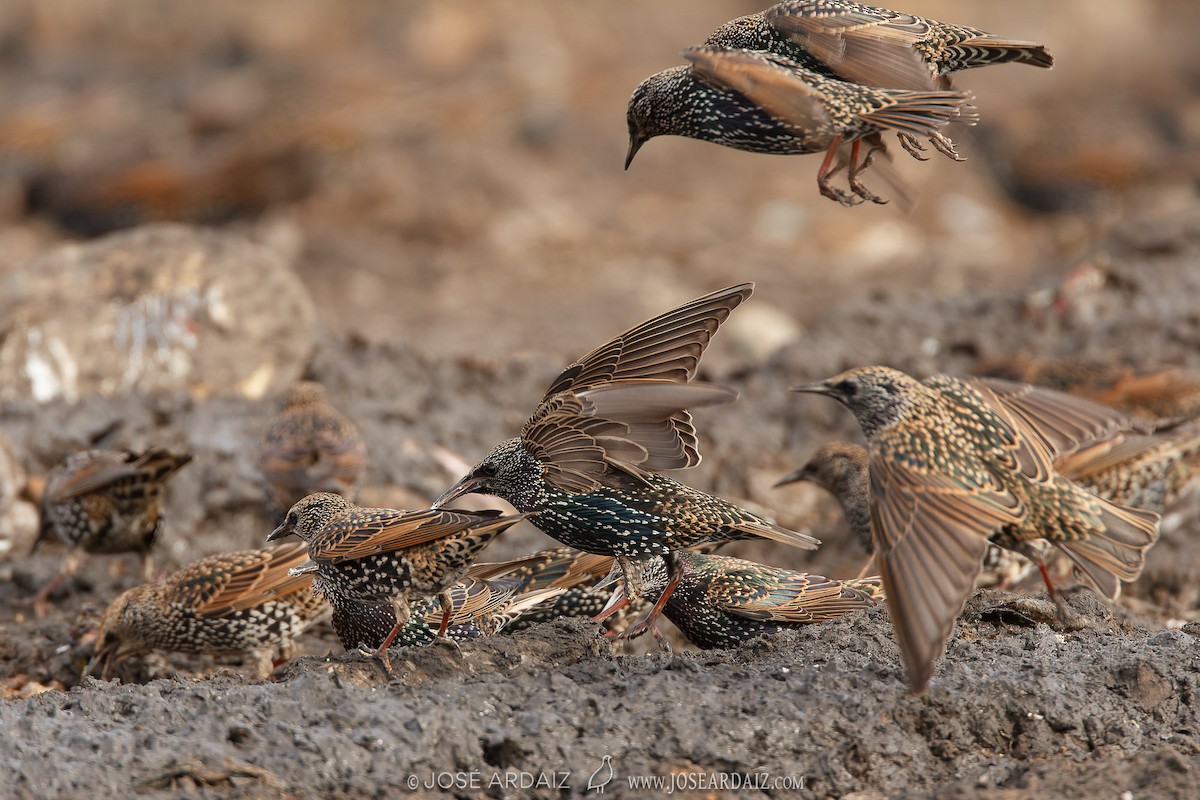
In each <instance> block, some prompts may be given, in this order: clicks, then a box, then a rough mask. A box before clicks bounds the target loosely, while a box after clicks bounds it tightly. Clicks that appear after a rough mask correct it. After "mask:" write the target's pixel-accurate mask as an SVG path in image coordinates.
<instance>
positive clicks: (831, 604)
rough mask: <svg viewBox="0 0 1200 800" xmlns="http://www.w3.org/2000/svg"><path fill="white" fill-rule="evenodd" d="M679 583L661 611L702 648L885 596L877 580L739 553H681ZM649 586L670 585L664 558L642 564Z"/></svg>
mask: <svg viewBox="0 0 1200 800" xmlns="http://www.w3.org/2000/svg"><path fill="white" fill-rule="evenodd" d="M667 558H668V559H672V558H673V559H677V560H678V561H679V564H680V568H681V570H682V576H683V577H682V579H681V581H680V583H679V587H678V588H677V589H676V590H675V591H674V592H673V593H672V594H671V596H670V597H669V598H668V599H667V601H666V605H665V606H664V607H663V614H664V615H665V616H666V617H667V619H669V620H671V622H673V623H674V624H675V626H676V627H678V628H679V629H680V631H682V632H683V634H684V636H686V637H687V638H688V640H689V641H691V642H692V643H693V644H695V645H696V646H697V647H702V648H706V649H708V648H718V647H737V646H739V645H741V644H743V643H745V642H748V641H750V640H752V639H756V638H758V637H760V636H764V635H766V634H769V633H774V632H776V631H779V630H783V629H786V628H791V627H795V626H797V625H807V624H811V623H813V622H823V621H826V620H831V619H837V618H838V617H840V616H843V615H844V614H848V613H850V612H852V611H857V610H860V609H864V608H869V607H871V606H874V605H875V604H876V600H877V599H879V598H880V597H882V590H881V583H880V580H879V578H864V579H861V580H849V581H836V580H831V579H829V578H825V577H822V576H820V575H810V574H807V573H804V572H794V571H792V570H787V569H779V568H777V567H771V566H767V565H765V564H757V563H755V562H753V561H746V560H744V559H740V558H730V557H728V556H718V555H706V554H702V553H688V552H678V553H675V554H672V555H671V556H668V557H667ZM644 570H645V573H644V575H643V581H644V582H645V586H646V589H647V591H650V592H657V591H662V589H663V588H664V587H665V586H666V585H667V582H668V580H669V570H668V567H667V563H666V559H664V558H662V557H658V556H656V557H655V558H652V559H650V560H649V561H646V562H645V563H644Z"/></svg>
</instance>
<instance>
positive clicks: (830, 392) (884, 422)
mask: <svg viewBox="0 0 1200 800" xmlns="http://www.w3.org/2000/svg"><path fill="white" fill-rule="evenodd" d="M920 389H921V384H920V383H918V382H917V381H916V380H915V379H913V378H911V377H909V376H908V375H905V374H904V373H903V372H900V371H899V370H896V369H892V368H891V367H859V368H858V369H852V370H847V371H846V372H843V373H841V374H840V375H835V376H833V377H832V378H830V379H828V380H824V381H820V382H818V383H809V384H805V385H803V386H794V387H792V391H793V392H808V393H810V394H823V395H827V396H828V397H832V398H833V399H834V400H837V401H838V402H839V403H841V404H842V405H844V406H845V407H846V408H848V409H850V411H852V412H853V413H854V416H855V417H856V418H857V419H858V424H859V425H860V426H861V427H862V430H863V433H864V434H866V436H867V438H870V437H871V436H873V435H874V434H875V433H876V432H877V431H879V430H880V429H882V428H885V427H887V426H888V425H891V424H892V423H894V422H896V421H897V420H899V419H900V418H901V416H903V414H904V411H905V409H907V408H908V407H909V405H910V404H911V402H912V398H913V395H914V393H915V392H917V391H919V390H920Z"/></svg>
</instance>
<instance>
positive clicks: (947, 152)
mask: <svg viewBox="0 0 1200 800" xmlns="http://www.w3.org/2000/svg"><path fill="white" fill-rule="evenodd" d="M929 141H931V142H933V147H934V149H936V150H937V151H938V152H939V153H941V154H942V155H944V156H946V158H949V159H951V160H952V161H966V160H967V159H966V158H964V157H963V156H961V155H959V154H958V151H957V150H955V149H954V142H953V141H951V140H950V138H949V137H948V136H946V135H945V134H943V133H941V132H940V131H934V132H933V133H931V134H929Z"/></svg>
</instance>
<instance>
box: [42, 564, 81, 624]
mask: <svg viewBox="0 0 1200 800" xmlns="http://www.w3.org/2000/svg"><path fill="white" fill-rule="evenodd" d="M81 564H83V553H82V552H80V551H79V550H72V551H71V552H69V553H67V560H66V561H64V562H63V565H62V569H60V570H59V571H58V574H57V575H55V576H54V577H53V578H51V579H50V580H48V581H46V585H45V586H43V587H42V588H41V589H39V590H38V593H37V594H35V595H34V596H33V597H31V598H30V599H29V603H30V604H31V605H32V606H33V612H34V614H36V615H37V618H38V619H41V618H43V617H45V616H46V612H47V610H49V606H48V603H47V602H46V601H47V600H49V599H50V595H51V594H53V593H54V591H55V590H57V589H58V587H60V586H62V585H63V581H65V580H66V579H67V578H69V577H71V576H72V575H74V574H75V572H76V570H78V569H79V567H80V565H81Z"/></svg>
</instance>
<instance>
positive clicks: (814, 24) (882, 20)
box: [764, 0, 940, 91]
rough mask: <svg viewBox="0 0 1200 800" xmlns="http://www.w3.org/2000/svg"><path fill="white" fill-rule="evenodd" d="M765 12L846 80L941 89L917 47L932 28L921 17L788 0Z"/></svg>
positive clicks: (914, 88)
mask: <svg viewBox="0 0 1200 800" xmlns="http://www.w3.org/2000/svg"><path fill="white" fill-rule="evenodd" d="M764 16H765V17H766V19H767V22H768V23H770V24H771V25H772V26H773V27H774V28H775V29H776V30H778V31H780V32H781V33H783V34H784V35H786V36H787V37H788V38H789V39H791V40H792V41H793V42H795V43H796V44H798V45H800V46H801V47H803V48H804V49H805V50H807V51H808V52H809V53H811V54H812V55H813V56H814V57H815V58H817V59H818V60H820V61H821V62H822V63H824V64H825V65H826V66H828V67H829V68H830V69H831V70H833V72H834V73H835V74H837V75H838V76H840V77H841V78H843V79H845V80H848V81H851V82H853V83H861V84H866V85H868V86H881V87H887V88H889V89H911V90H914V91H929V90H932V89H937V88H940V87H939V82H938V76H937V73H936V71H935V70H934V68H933V67H932V66H931V65H930V64H929V63H927V62H926V61H925V59H924V57H923V56H922V54H921V52H920V51H919V50H918V49H917V47H916V45H917V43H918V42H920V41H922V40H923V39H925V38H926V37H927V36H929V33H930V30H931V26H930V23H929V22H928V21H926V20H924V19H921V18H920V17H916V16H913V15H911V14H902V13H899V12H895V11H888V10H886V9H882V8H869V7H867V6H859V5H857V4H849V3H848V4H830V3H826V2H821V1H820V0H787V1H786V2H782V3H779V4H778V5H776V6H773V7H772V8H769V9H767V11H766V12H764Z"/></svg>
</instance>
